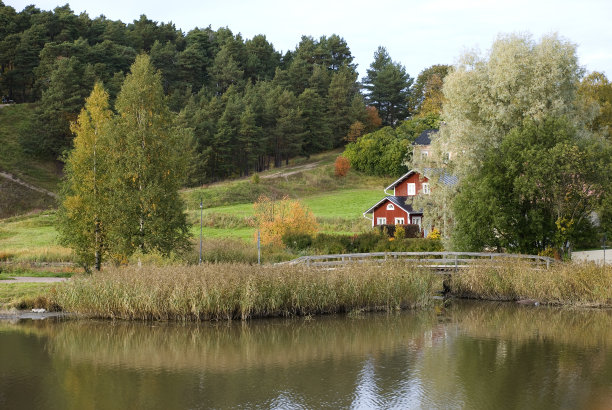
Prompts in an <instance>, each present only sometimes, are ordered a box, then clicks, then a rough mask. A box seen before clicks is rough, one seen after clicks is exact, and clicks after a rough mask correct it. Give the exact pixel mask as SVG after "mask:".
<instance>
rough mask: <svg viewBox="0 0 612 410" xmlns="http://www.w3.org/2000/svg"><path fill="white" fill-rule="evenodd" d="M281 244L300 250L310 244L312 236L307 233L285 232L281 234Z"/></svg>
mask: <svg viewBox="0 0 612 410" xmlns="http://www.w3.org/2000/svg"><path fill="white" fill-rule="evenodd" d="M283 244H285V246H286V247H287V248H291V249H294V250H296V251H302V250H304V249H306V248H309V247H310V245H312V236H310V235H308V234H307V233H294V232H287V233H286V234H284V235H283Z"/></svg>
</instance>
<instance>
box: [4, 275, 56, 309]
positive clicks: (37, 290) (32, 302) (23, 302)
mask: <svg viewBox="0 0 612 410" xmlns="http://www.w3.org/2000/svg"><path fill="white" fill-rule="evenodd" d="M55 285H56V284H55V283H2V282H0V310H9V309H31V308H45V309H47V310H55V309H57V307H56V306H54V305H53V304H52V303H51V301H50V299H49V297H48V295H49V292H50V290H51V289H53V287H54V286H55Z"/></svg>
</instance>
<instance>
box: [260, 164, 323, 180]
mask: <svg viewBox="0 0 612 410" xmlns="http://www.w3.org/2000/svg"><path fill="white" fill-rule="evenodd" d="M319 164H321V161H317V162H313V163H311V164H306V165H298V166H297V167H291V168H284V169H283V170H282V171H280V170H279V171H278V172H274V173H272V174H268V175H262V176H261V177H262V178H266V179H268V178H287V177H288V176H290V175H295V174H299V173H300V172H303V171H308V170H310V169H313V168H316V167H317V166H319Z"/></svg>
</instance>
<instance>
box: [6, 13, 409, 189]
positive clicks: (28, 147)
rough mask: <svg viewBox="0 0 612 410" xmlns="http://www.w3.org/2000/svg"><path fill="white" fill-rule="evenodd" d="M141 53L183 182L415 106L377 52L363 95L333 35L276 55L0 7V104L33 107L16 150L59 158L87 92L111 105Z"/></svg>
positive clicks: (144, 25)
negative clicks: (189, 159) (98, 87)
mask: <svg viewBox="0 0 612 410" xmlns="http://www.w3.org/2000/svg"><path fill="white" fill-rule="evenodd" d="M202 23H203V26H205V25H206V22H205V21H203V22H202ZM296 41H298V39H296ZM142 53H147V54H149V55H150V58H151V61H152V63H153V65H154V66H155V68H157V69H158V70H160V71H161V73H162V78H163V87H164V92H165V94H166V97H167V103H168V105H169V107H170V108H171V110H172V111H174V112H175V113H177V120H176V126H179V127H188V128H192V129H193V130H194V135H195V147H194V151H195V157H196V161H194V167H193V172H192V177H191V179H190V183H191V184H201V183H205V182H210V181H216V180H220V179H223V178H227V177H233V176H240V175H248V174H249V173H251V172H258V171H262V170H264V169H268V168H270V167H271V166H280V165H281V164H282V163H284V162H287V161H288V159H289V158H291V157H295V156H306V157H308V156H310V155H311V154H314V153H317V152H321V151H324V150H328V149H331V148H335V147H339V146H341V145H343V144H344V143H345V138H346V137H347V134H349V130H352V136H353V138H354V137H355V136H359V135H362V134H363V133H365V132H369V131H372V130H374V129H376V128H377V127H378V126H380V124H381V118H382V123H383V125H392V124H394V123H396V122H397V121H399V120H402V119H404V118H405V117H407V116H408V115H409V114H410V112H411V107H412V106H414V103H415V100H414V99H411V95H410V94H411V93H410V86H411V84H412V82H413V79H412V78H411V77H410V75H408V74H407V73H406V72H405V69H404V68H403V67H402V66H401V65H400V64H399V63H396V62H393V61H392V60H391V58H390V56H389V55H388V54H387V52H386V50H385V49H384V48H383V47H381V48H379V50H378V51H376V53H375V56H374V58H375V61H374V63H373V64H372V66H371V69H370V70H368V72H367V77H366V79H365V80H364V89H365V90H366V92H365V96H364V95H363V94H362V93H361V91H360V90H361V88H362V87H361V84H360V83H358V81H357V79H358V73H357V71H356V66H355V64H354V63H353V57H352V55H351V51H350V49H349V46H348V44H347V43H346V41H345V40H344V39H343V38H342V37H340V36H338V35H336V34H333V35H330V36H322V37H320V38H318V39H315V38H312V37H306V36H303V37H302V38H301V39H299V43H298V44H297V46H296V48H295V49H294V50H290V51H287V52H285V53H284V54H281V52H279V51H278V50H276V49H275V48H274V46H273V44H271V43H270V42H269V41H267V39H266V36H265V35H263V34H261V35H256V36H254V37H253V38H250V39H244V38H243V37H242V36H241V35H240V34H239V33H238V34H234V33H233V32H232V31H231V30H230V29H229V28H219V29H217V30H214V29H212V28H211V27H210V26H208V27H206V28H194V29H193V30H191V31H189V32H188V33H183V32H182V31H181V30H178V29H177V28H176V27H175V26H174V24H172V23H158V22H154V21H151V20H149V19H147V17H146V16H144V15H142V16H141V17H140V19H139V20H135V21H133V22H132V23H129V24H125V23H123V22H121V21H113V20H109V19H107V18H105V17H104V16H99V17H95V18H91V17H89V16H88V15H87V14H85V13H82V14H79V15H76V14H75V13H74V12H73V11H72V10H71V9H70V7H69V5H65V6H62V7H57V8H55V9H54V10H53V11H44V10H40V9H38V8H36V7H35V6H28V7H26V8H25V9H23V10H22V11H17V10H15V9H14V8H13V7H10V6H7V5H5V4H4V3H2V2H1V1H0V95H2V97H3V99H5V100H9V101H12V102H15V103H18V104H20V103H35V107H36V109H35V113H34V120H33V121H31V124H30V126H29V128H28V129H24V130H21V132H20V135H18V139H19V143H20V145H21V146H22V148H23V150H24V152H26V153H27V154H28V155H30V156H33V157H34V156H35V157H38V158H49V159H57V158H59V157H61V155H62V153H63V152H64V151H65V150H66V149H67V148H70V146H71V142H72V139H73V137H74V135H73V134H72V132H71V131H70V123H71V122H74V120H75V119H76V117H77V115H78V113H79V111H80V110H81V108H82V107H83V104H84V101H85V98H86V97H87V96H88V95H89V94H90V92H91V90H92V88H93V85H94V83H95V82H96V81H102V82H103V84H104V87H105V88H106V90H107V91H108V93H109V94H110V99H111V104H114V100H115V98H116V96H117V93H118V91H119V89H120V87H121V84H122V82H123V80H124V77H125V74H126V73H127V72H128V71H129V67H130V65H131V64H132V63H133V62H134V60H135V58H136V56H137V55H139V54H142ZM368 97H370V98H368ZM411 104H412V105H411ZM366 105H368V106H370V107H368V108H369V109H366ZM379 111H380V117H379ZM351 126H352V127H351Z"/></svg>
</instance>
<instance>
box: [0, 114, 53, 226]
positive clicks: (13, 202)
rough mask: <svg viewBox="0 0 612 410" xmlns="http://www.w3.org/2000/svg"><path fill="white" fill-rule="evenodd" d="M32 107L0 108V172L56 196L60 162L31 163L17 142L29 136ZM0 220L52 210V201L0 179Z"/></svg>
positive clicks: (49, 197) (38, 161) (44, 195)
mask: <svg viewBox="0 0 612 410" xmlns="http://www.w3.org/2000/svg"><path fill="white" fill-rule="evenodd" d="M33 118H34V106H33V105H32V104H18V105H9V106H4V107H2V108H0V172H4V173H8V174H11V175H12V176H14V177H15V178H17V179H19V180H21V181H23V182H25V183H27V184H30V185H33V186H34V187H38V188H43V189H45V190H48V191H51V192H56V191H57V187H58V183H59V180H60V176H61V164H60V163H59V161H51V160H37V159H33V158H32V157H31V156H29V155H28V153H26V152H24V150H23V148H22V147H21V145H20V144H19V138H20V136H21V135H23V134H24V133H26V132H32V129H33V127H32V123H33ZM0 193H1V195H0V218H6V217H8V216H13V215H18V214H23V213H26V212H30V211H33V210H37V209H49V208H53V207H55V205H56V203H55V199H54V198H53V197H52V196H50V195H47V194H45V193H42V192H39V191H36V190H34V189H31V188H28V187H27V186H24V185H22V184H19V183H16V182H14V181H11V180H9V179H7V178H5V177H3V176H2V175H0Z"/></svg>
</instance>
